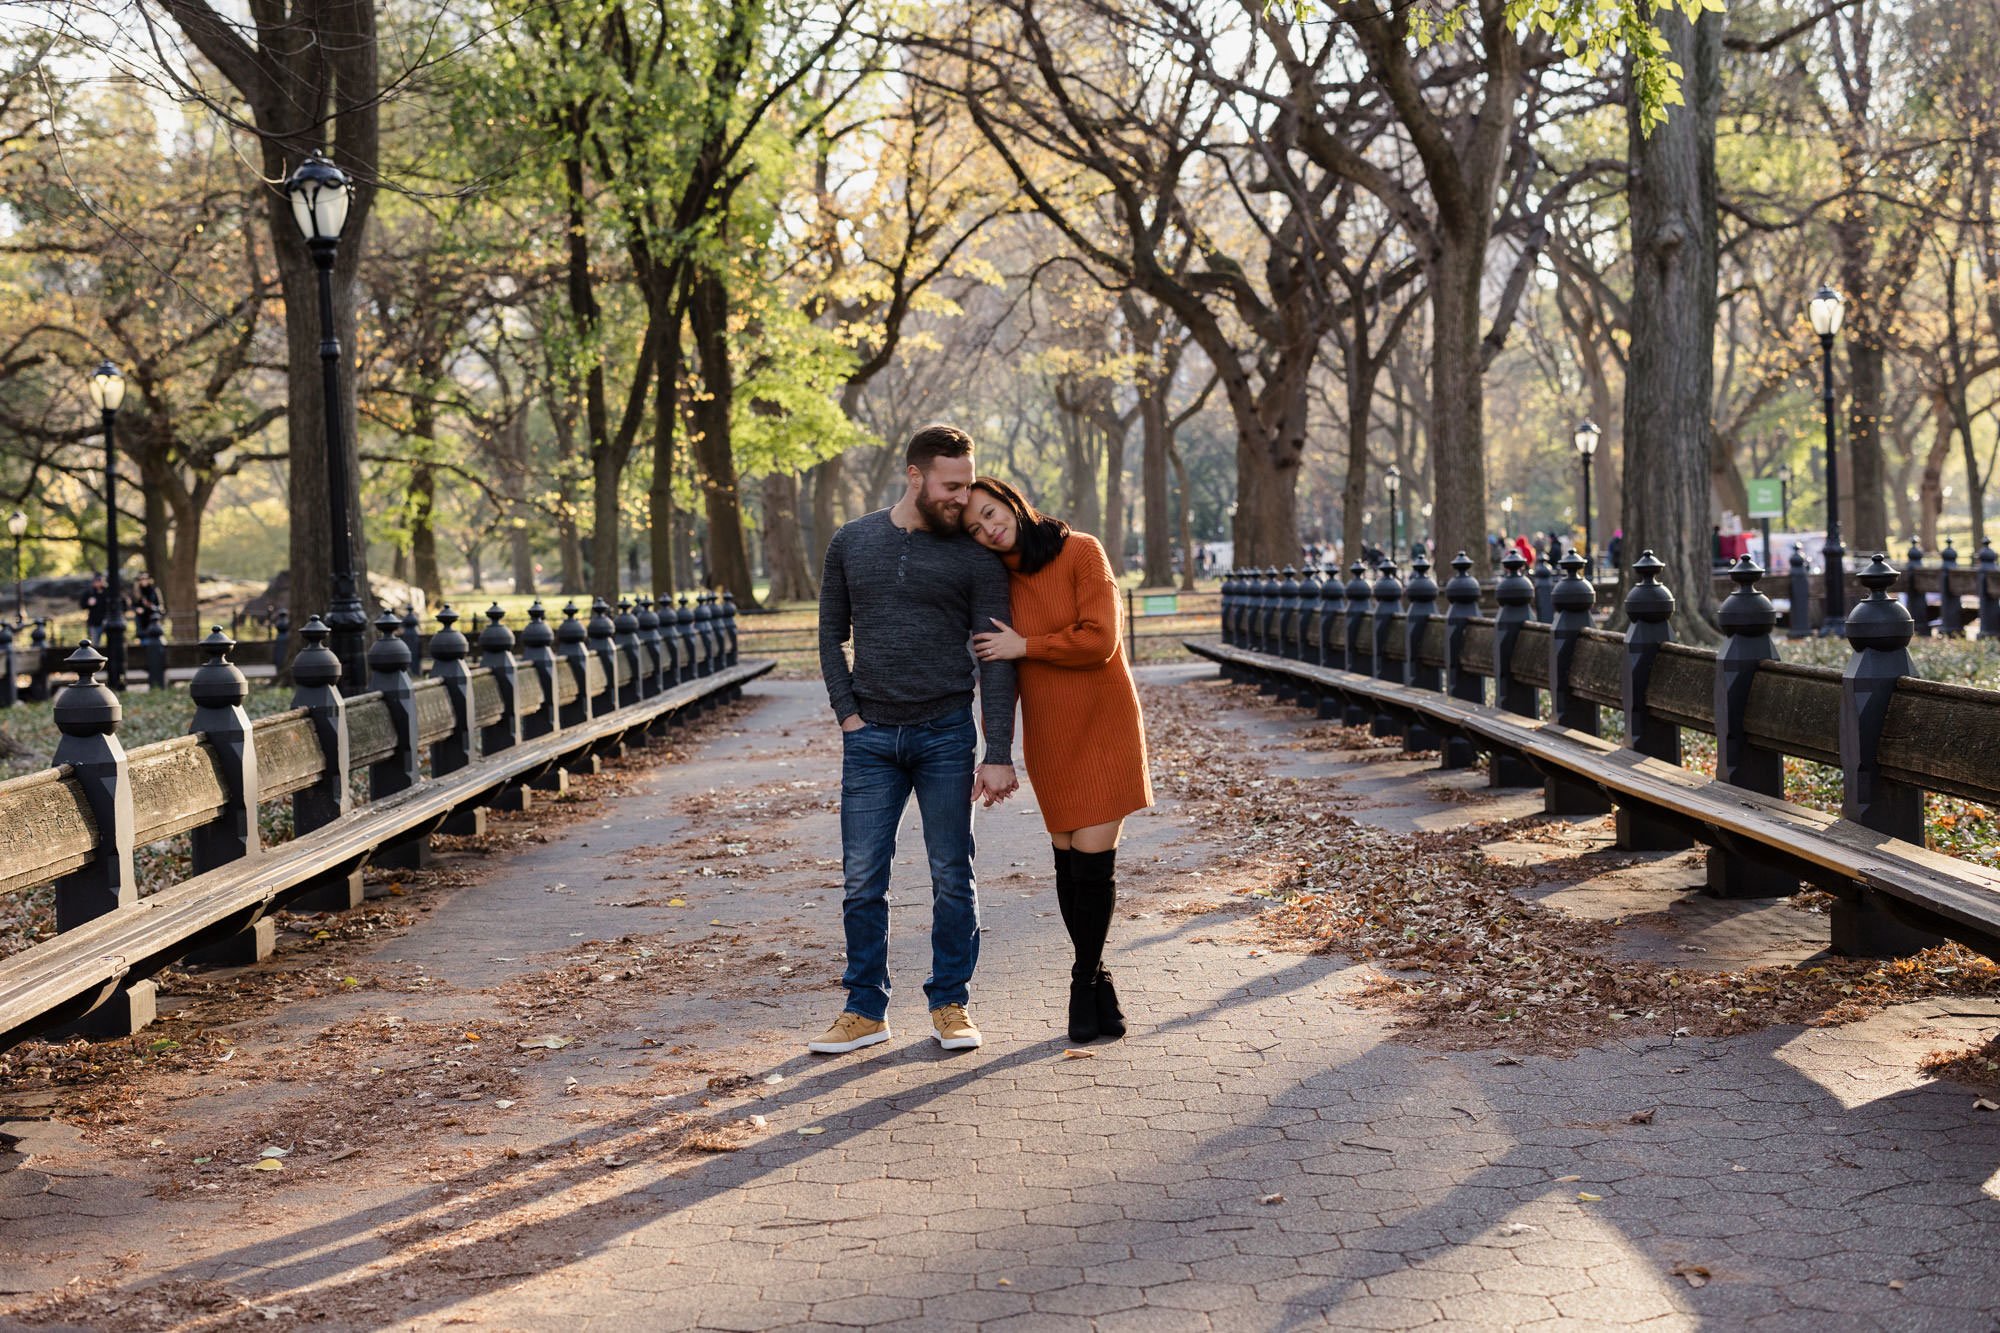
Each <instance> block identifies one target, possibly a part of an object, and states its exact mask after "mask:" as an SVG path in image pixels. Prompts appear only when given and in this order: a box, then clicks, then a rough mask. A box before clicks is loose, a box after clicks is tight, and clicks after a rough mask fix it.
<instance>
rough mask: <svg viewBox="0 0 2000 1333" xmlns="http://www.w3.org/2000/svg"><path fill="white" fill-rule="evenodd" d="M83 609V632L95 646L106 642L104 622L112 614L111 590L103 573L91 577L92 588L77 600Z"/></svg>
mask: <svg viewBox="0 0 2000 1333" xmlns="http://www.w3.org/2000/svg"><path fill="white" fill-rule="evenodd" d="M77 603H78V605H80V606H82V607H83V632H84V636H85V637H86V638H88V639H89V640H90V641H91V643H93V644H101V643H103V642H104V622H105V620H106V618H107V617H109V616H110V614H111V589H110V587H109V586H108V585H107V584H106V583H105V581H104V575H103V574H101V573H98V574H92V575H91V576H90V586H89V587H88V588H85V589H84V590H83V596H81V597H79V598H78V599H77Z"/></svg>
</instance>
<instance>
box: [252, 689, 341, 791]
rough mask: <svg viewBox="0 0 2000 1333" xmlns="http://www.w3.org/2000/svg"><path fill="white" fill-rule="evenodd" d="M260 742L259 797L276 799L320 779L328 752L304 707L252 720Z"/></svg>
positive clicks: (258, 750)
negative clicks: (323, 750)
mask: <svg viewBox="0 0 2000 1333" xmlns="http://www.w3.org/2000/svg"><path fill="white" fill-rule="evenodd" d="M251 733H252V736H253V738H254V739H255V742H256V745H257V800H258V802H259V803H260V804H261V803H262V802H264V801H274V800H276V799H278V798H279V797H281V796H289V795H291V794H292V793H293V792H295V791H303V790H304V789H305V788H307V787H310V786H312V785H313V783H315V782H318V781H319V775H320V774H321V772H323V771H324V770H325V768H326V755H325V754H324V753H322V752H321V750H320V748H319V737H318V736H316V735H314V734H313V725H312V719H311V718H309V717H307V716H306V710H305V709H303V708H292V709H287V710H286V711H285V712H282V713H273V714H272V715H271V716H269V717H260V718H258V719H257V720H256V721H255V722H254V723H252V724H251Z"/></svg>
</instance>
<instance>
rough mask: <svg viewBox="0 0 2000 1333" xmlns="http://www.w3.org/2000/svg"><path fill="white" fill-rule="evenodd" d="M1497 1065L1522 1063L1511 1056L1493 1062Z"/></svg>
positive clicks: (1504, 1056)
mask: <svg viewBox="0 0 2000 1333" xmlns="http://www.w3.org/2000/svg"><path fill="white" fill-rule="evenodd" d="M1493 1063H1494V1064H1496V1065H1518V1064H1520V1063H1521V1062H1520V1061H1519V1060H1516V1059H1515V1058H1514V1057H1513V1056H1511V1055H1503V1056H1501V1057H1500V1058H1499V1059H1497V1060H1495V1061H1494V1062H1493Z"/></svg>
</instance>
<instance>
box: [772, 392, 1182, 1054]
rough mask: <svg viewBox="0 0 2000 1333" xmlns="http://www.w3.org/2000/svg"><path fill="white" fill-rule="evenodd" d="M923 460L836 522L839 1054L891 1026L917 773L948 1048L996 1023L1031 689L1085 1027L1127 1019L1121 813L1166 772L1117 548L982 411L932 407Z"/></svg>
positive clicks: (835, 1040)
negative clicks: (1006, 819) (983, 964)
mask: <svg viewBox="0 0 2000 1333" xmlns="http://www.w3.org/2000/svg"><path fill="white" fill-rule="evenodd" d="M904 463H905V468H904V479H905V482H906V486H907V489H906V490H905V491H904V493H903V497H902V498H901V499H900V500H898V501H897V502H896V503H895V504H894V505H892V506H891V507H890V508H888V509H884V510H880V511H878V512H876V513H873V514H869V515H868V516H866V517H865V518H858V519H856V520H854V521H853V522H852V523H849V524H847V525H846V526H845V527H843V528H841V529H840V530H839V531H838V532H836V533H835V534H834V535H833V540H832V541H831V542H830V543H829V544H828V546H827V551H826V571H825V576H824V578H823V580H822V582H821V584H820V603H819V659H820V672H821V674H822V675H823V676H824V677H825V679H826V692H827V698H828V700H829V701H830V702H831V703H832V705H833V712H834V716H835V717H836V718H838V719H839V721H840V730H841V752H842V757H841V777H840V839H841V854H842V862H843V874H844V877H845V893H844V897H843V901H842V904H841V915H842V923H843V925H844V926H845V929H846V934H847V972H846V975H845V976H844V977H843V978H842V981H843V984H845V986H846V987H847V1007H846V1009H845V1010H844V1011H843V1012H842V1013H841V1014H840V1016H839V1017H838V1018H837V1019H835V1020H834V1023H833V1026H832V1027H830V1028H828V1029H827V1030H826V1032H825V1034H824V1035H822V1036H820V1037H819V1038H817V1039H816V1040H814V1041H811V1042H808V1043H807V1047H808V1049H810V1050H813V1051H817V1052H820V1053H822V1054H828V1055H832V1054H838V1053H841V1052H844V1051H853V1050H859V1049H860V1048H862V1047H864V1046H873V1045H875V1044H876V1043H877V1042H884V1041H887V1040H889V1037H890V1032H889V1023H888V1013H889V902H888V891H889V868H890V864H891V863H892V861H893V860H894V858H895V852H896V830H897V827H898V825H899V824H901V822H902V818H903V811H904V809H905V808H906V807H907V805H908V804H909V799H910V797H911V795H912V794H914V795H915V796H916V798H917V811H918V814H919V815H920V816H921V817H922V820H923V829H924V846H925V849H926V851H927V852H928V853H929V859H930V874H931V975H930V979H929V980H927V981H926V982H924V995H925V997H926V998H927V1000H928V1004H929V1008H930V1015H931V1028H932V1032H933V1035H934V1036H935V1037H936V1039H937V1042H938V1044H939V1045H940V1046H942V1047H944V1048H945V1049H946V1050H964V1049H968V1048H971V1047H974V1046H978V1045H979V1044H980V1042H981V1041H982V1038H981V1036H980V1033H979V1028H978V1026H977V1025H976V1024H974V1023H973V1021H972V1016H971V1013H970V1011H969V1009H968V1003H969V988H970V985H971V982H972V972H973V968H974V967H975V966H976V965H977V963H978V961H979V933H980V926H979V896H978V889H977V886H976V884H975V882H974V879H973V873H972V857H973V840H972V807H973V805H974V803H975V802H981V803H984V804H985V805H987V806H991V805H993V804H994V803H995V802H998V801H1004V800H1006V799H1007V797H1009V796H1011V795H1012V794H1013V793H1014V791H1015V789H1016V788H1017V787H1018V786H1019V785H1020V784H1019V781H1018V780H1017V779H1016V778H1015V776H1014V700H1015V695H1016V692H1017V690H1018V692H1019V695H1020V701H1021V713H1022V718H1023V721H1024V724H1025V729H1026V733H1025V735H1024V737H1023V745H1022V749H1023V751H1024V753H1025V754H1026V756H1027V765H1028V775H1029V776H1030V777H1031V778H1032V779H1033V780H1034V783H1035V796H1036V799H1037V800H1038V801H1039V802H1040V803H1041V812H1042V819H1043V822H1044V823H1046V824H1047V825H1048V830H1049V841H1050V842H1051V844H1053V849H1054V853H1055V868H1056V903H1057V906H1058V907H1059V908H1060V910H1061V914H1062V919H1063V925H1064V926H1065V927H1067V928H1068V930H1069V936H1070V940H1071V942H1072V943H1073V944H1074V945H1075V950H1076V957H1075V960H1074V962H1073V963H1072V965H1071V967H1070V990H1069V1037H1070V1040H1072V1041H1077V1042H1084V1041H1089V1040H1092V1039H1093V1038H1095V1037H1099V1036H1104V1037H1121V1036H1123V1035H1124V1033H1125V1016H1124V1014H1123V1012H1121V1010H1120V1008H1119V1004H1118V994H1117V992H1116V991H1115V990H1114V989H1113V988H1112V984H1111V974H1110V973H1109V972H1107V971H1105V970H1104V965H1103V960H1104V942H1105V938H1106V936H1107V935H1108V934H1109V933H1110V929H1111V915H1112V910H1113V908H1114V906H1115V904H1116V901H1117V870H1116V867H1117V859H1118V835H1119V832H1120V830H1121V828H1122V826H1123V824H1124V820H1125V816H1126V815H1129V814H1131V813H1132V812H1133V811H1135V810H1140V809H1143V808H1145V807H1146V806H1148V805H1151V804H1152V803H1153V791H1152V784H1151V782H1150V780H1149V778H1148V775H1147V771H1146V741H1145V735H1144V733H1143V731H1142V730H1141V728H1140V722H1139V696H1138V692H1137V691H1136V690H1135V689H1134V688H1133V685H1132V673H1131V670H1130V668H1129V667H1128V666H1127V665H1126V662H1125V653H1124V649H1123V646H1122V644H1121V641H1120V636H1119V628H1118V617H1119V607H1118V586H1117V583H1116V581H1115V579H1114V578H1113V576H1112V572H1111V565H1110V563H1109V562H1108V561H1107V560H1106V559H1105V556H1104V548H1103V547H1101V546H1099V545H1098V543H1097V539H1096V538H1094V537H1091V536H1088V535H1086V534H1084V533H1080V532H1071V531H1070V529H1069V526H1068V525H1067V524H1065V523H1063V522H1061V521H1060V520H1058V519H1053V518H1049V517H1047V516H1045V515H1043V514H1040V513H1037V512H1036V511H1035V509H1034V507H1033V506H1032V505H1030V504H1029V503H1028V502H1027V501H1026V500H1025V499H1023V498H1022V497H1021V494H1020V492H1018V491H1016V490H1015V489H1014V488H1013V487H1012V486H1009V485H1008V484H1007V483H1006V482H1003V481H999V480H997V479H995V478H992V477H982V476H980V475H979V474H978V472H977V470H976V469H975V468H974V466H973V461H972V440H971V438H970V437H968V436H967V435H966V434H965V432H964V431H961V430H958V429H957V428H955V427H952V426H928V427H926V428H924V429H923V430H921V431H919V432H917V434H916V436H915V437H914V438H912V439H911V441H910V444H909V448H908V449H907V450H906V451H905V453H904ZM850 637H851V638H852V640H853V658H852V661H851V662H850V661H849V657H848V654H847V652H846V650H845V648H844V645H845V644H846V643H847V642H848V640H849V638H850ZM975 685H976V686H977V690H978V695H979V701H980V711H981V713H982V716H983V719H984V722H985V732H986V752H985V754H984V756H983V757H981V756H976V755H975V748H976V746H977V744H978V741H979V733H978V728H976V727H975V726H974V724H973V719H972V704H973V695H974V687H975ZM975 757H977V758H978V759H979V762H978V763H977V765H976V766H975V764H974V759H975Z"/></svg>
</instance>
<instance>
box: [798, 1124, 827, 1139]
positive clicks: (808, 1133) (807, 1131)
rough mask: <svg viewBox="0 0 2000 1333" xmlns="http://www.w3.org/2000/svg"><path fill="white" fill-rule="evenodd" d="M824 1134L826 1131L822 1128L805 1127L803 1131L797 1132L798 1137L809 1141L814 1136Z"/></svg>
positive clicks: (815, 1126)
mask: <svg viewBox="0 0 2000 1333" xmlns="http://www.w3.org/2000/svg"><path fill="white" fill-rule="evenodd" d="M824 1133H826V1130H825V1129H824V1128H823V1127H822V1126H819V1125H807V1126H806V1127H805V1128H804V1129H802V1130H800V1131H799V1137H800V1138H802V1139H809V1138H812V1137H813V1136H814V1135H816V1134H824Z"/></svg>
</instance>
